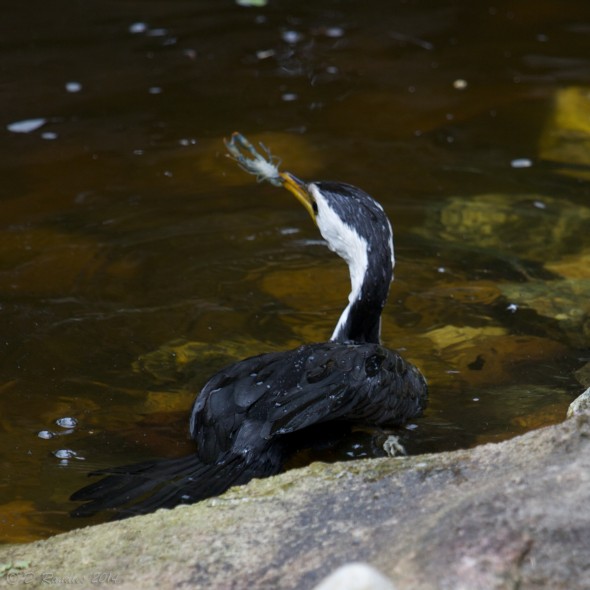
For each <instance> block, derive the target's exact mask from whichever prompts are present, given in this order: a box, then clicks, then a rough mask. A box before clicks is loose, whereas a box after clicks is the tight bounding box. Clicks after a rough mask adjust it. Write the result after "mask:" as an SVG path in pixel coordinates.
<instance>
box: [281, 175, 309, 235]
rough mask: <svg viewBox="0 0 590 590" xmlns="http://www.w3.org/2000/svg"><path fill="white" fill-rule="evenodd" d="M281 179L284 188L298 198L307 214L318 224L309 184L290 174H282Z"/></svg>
mask: <svg viewBox="0 0 590 590" xmlns="http://www.w3.org/2000/svg"><path fill="white" fill-rule="evenodd" d="M280 177H281V178H282V179H283V186H284V187H285V188H286V189H287V190H288V191H289V192H290V193H292V194H294V195H295V196H296V197H297V200H298V201H299V202H300V203H301V204H302V205H303V206H304V207H305V209H306V210H307V212H308V213H309V214H310V215H311V218H312V219H313V221H314V223H315V222H316V214H315V210H314V204H315V203H314V200H313V197H312V196H311V195H310V194H309V191H308V190H307V184H306V183H305V182H303V180H299V178H297V177H296V176H293V174H291V173H290V172H281V173H280Z"/></svg>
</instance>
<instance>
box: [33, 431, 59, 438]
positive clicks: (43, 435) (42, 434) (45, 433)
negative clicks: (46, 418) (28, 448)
mask: <svg viewBox="0 0 590 590" xmlns="http://www.w3.org/2000/svg"><path fill="white" fill-rule="evenodd" d="M37 436H38V437H39V438H43V439H45V440H49V439H50V438H53V437H54V436H57V434H56V433H55V432H51V430H40V431H39V432H38V433H37Z"/></svg>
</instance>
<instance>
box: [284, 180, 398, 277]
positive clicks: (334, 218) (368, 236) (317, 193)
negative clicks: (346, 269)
mask: <svg viewBox="0 0 590 590" xmlns="http://www.w3.org/2000/svg"><path fill="white" fill-rule="evenodd" d="M281 177H282V179H283V186H284V187H285V188H286V189H287V190H288V191H289V192H291V193H292V194H293V195H295V197H297V199H298V200H299V202H300V203H301V204H302V205H303V206H304V207H305V209H306V210H307V212H308V213H309V214H310V215H311V218H312V219H313V221H314V222H315V223H316V225H317V226H318V228H319V230H320V233H321V234H322V236H323V238H324V239H325V240H326V242H327V243H328V247H329V248H330V249H331V250H332V251H334V252H336V254H338V255H339V256H341V257H342V258H344V260H346V262H347V263H348V264H349V266H350V267H351V272H353V268H354V267H356V266H364V267H365V270H366V267H367V266H368V259H371V258H375V257H378V258H380V261H381V264H386V261H391V268H393V266H394V264H395V258H394V250H393V231H392V229H391V224H390V222H389V219H388V218H387V215H386V214H385V211H384V210H383V207H382V206H381V205H380V204H379V203H378V202H377V201H375V199H373V198H372V197H371V196H369V195H368V194H367V193H366V192H365V191H363V190H361V189H360V188H357V187H355V186H352V185H350V184H345V183H342V182H310V183H306V182H304V181H302V180H300V179H298V178H297V177H296V176H293V175H292V174H290V173H289V172H282V173H281Z"/></svg>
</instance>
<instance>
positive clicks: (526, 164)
mask: <svg viewBox="0 0 590 590" xmlns="http://www.w3.org/2000/svg"><path fill="white" fill-rule="evenodd" d="M532 165H533V161H532V160H531V159H529V158H516V159H514V160H512V161H511V162H510V166H512V168H530V167H531V166H532Z"/></svg>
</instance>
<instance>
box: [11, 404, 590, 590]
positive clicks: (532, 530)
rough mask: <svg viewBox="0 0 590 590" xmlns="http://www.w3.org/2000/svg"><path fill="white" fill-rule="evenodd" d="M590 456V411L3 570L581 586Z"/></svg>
mask: <svg viewBox="0 0 590 590" xmlns="http://www.w3.org/2000/svg"><path fill="white" fill-rule="evenodd" d="M589 447H590V414H582V415H579V416H575V417H574V418H572V419H571V420H567V421H566V422H564V423H562V424H559V425H557V426H552V427H548V428H544V429H542V430H537V431H534V432H530V433H528V434H525V435H523V436H520V437H517V438H514V439H512V440H510V441H506V442H503V443H499V444H488V445H482V446H480V447H476V448H474V449H471V450H465V451H457V452H452V453H441V454H437V455H422V456H417V457H399V458H394V459H368V460H363V461H354V462H350V463H336V464H332V465H326V464H320V463H314V464H312V465H310V466H308V467H306V468H303V469H295V470H292V471H289V472H287V473H284V474H282V475H279V476H276V477H271V478H268V479H264V480H258V481H253V482H251V483H250V484H248V485H246V486H243V487H239V488H233V489H232V490H230V491H229V492H227V493H226V494H224V495H223V496H221V497H219V498H215V499H211V500H208V501H204V502H201V503H199V504H196V505H194V506H181V507H178V508H176V509H174V510H161V511H158V512H157V513H155V514H151V515H147V516H141V517H137V518H132V519H129V520H126V521H122V522H115V523H109V524H104V525H99V526H96V527H91V528H85V529H81V530H77V531H73V532H71V533H67V534H63V535H59V536H56V537H54V538H52V539H49V540H46V541H39V542H35V543H31V544H28V545H13V546H6V547H2V548H1V549H0V562H2V563H7V564H14V563H17V562H18V563H20V562H26V563H27V564H28V567H27V568H26V569H23V570H22V571H16V572H14V576H13V577H12V578H11V580H10V581H11V583H17V582H18V581H19V579H18V576H23V577H22V581H23V582H24V581H25V579H26V582H27V588H40V587H45V585H46V584H47V582H46V581H44V578H43V575H44V574H45V573H48V572H49V573H50V574H51V576H53V577H54V579H59V578H61V579H66V578H68V577H69V578H70V579H73V578H74V577H76V579H78V580H82V581H83V585H84V586H85V587H90V586H91V585H92V583H93V582H92V580H93V579H95V577H96V576H98V575H104V576H109V580H110V581H111V582H112V583H116V585H117V587H119V588H121V589H126V588H138V587H141V588H158V587H165V588H171V587H175V588H195V587H197V588H210V589H224V590H225V589H231V588H235V589H239V588H257V589H261V590H265V589H269V590H270V589H273V590H276V589H279V590H280V589H285V590H286V589H299V588H301V589H307V588H312V587H313V586H314V585H316V584H318V583H320V581H321V580H323V579H324V578H325V577H326V576H327V575H328V574H330V573H331V572H333V571H334V570H336V569H337V568H338V567H339V566H341V565H343V564H346V563H350V562H359V561H361V562H364V563H367V564H370V565H371V566H372V567H375V568H377V570H379V571H380V572H382V574H383V575H384V576H386V577H387V578H389V579H390V580H391V581H392V583H393V584H394V585H395V587H396V588H397V589H398V590H404V589H412V590H434V589H437V590H440V589H453V590H455V589H469V590H472V589H474V590H475V589H480V588H481V589H485V590H488V589H509V588H510V589H512V588H515V587H518V588H520V589H521V590H528V589H531V590H532V589H533V588H535V589H536V588H568V589H570V590H578V589H579V590H581V589H582V588H585V587H586V586H587V572H588V547H589V546H590V448H589ZM574 515H575V516H574ZM81 524H83V522H81ZM25 575H26V576H27V577H26V578H24V576H25ZM2 583H3V581H2V580H0V584H2Z"/></svg>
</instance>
